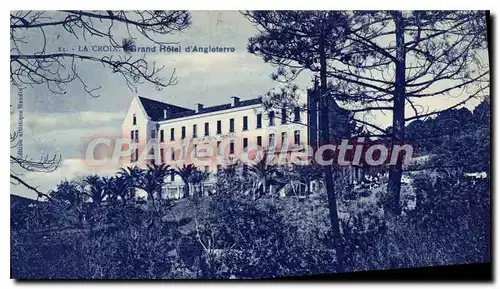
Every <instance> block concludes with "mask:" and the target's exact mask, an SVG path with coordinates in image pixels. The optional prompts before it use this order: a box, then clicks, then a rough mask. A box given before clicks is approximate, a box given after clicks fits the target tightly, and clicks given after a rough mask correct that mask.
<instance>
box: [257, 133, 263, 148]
mask: <svg viewBox="0 0 500 289" xmlns="http://www.w3.org/2000/svg"><path fill="white" fill-rule="evenodd" d="M257 145H258V146H260V147H261V146H262V137H261V136H260V135H259V136H258V137H257Z"/></svg>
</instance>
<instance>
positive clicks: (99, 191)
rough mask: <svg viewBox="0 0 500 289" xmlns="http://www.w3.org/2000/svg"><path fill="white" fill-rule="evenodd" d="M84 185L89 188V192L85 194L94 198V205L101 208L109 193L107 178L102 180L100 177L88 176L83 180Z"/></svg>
mask: <svg viewBox="0 0 500 289" xmlns="http://www.w3.org/2000/svg"><path fill="white" fill-rule="evenodd" d="M83 183H84V184H85V185H86V186H88V187H89V192H85V193H86V194H87V195H88V196H89V197H91V198H92V203H93V204H94V205H95V206H97V207H100V206H101V203H102V201H103V199H104V197H105V196H106V193H107V192H106V186H105V185H106V181H105V178H101V177H99V176H98V175H92V176H86V177H85V178H84V179H83Z"/></svg>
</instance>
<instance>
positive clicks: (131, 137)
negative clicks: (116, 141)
mask: <svg viewBox="0 0 500 289" xmlns="http://www.w3.org/2000/svg"><path fill="white" fill-rule="evenodd" d="M130 140H132V141H133V140H134V131H133V130H131V131H130Z"/></svg>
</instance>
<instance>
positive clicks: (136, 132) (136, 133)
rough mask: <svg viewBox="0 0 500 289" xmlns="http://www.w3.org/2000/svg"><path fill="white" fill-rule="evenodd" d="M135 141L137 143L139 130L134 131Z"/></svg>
mask: <svg viewBox="0 0 500 289" xmlns="http://www.w3.org/2000/svg"><path fill="white" fill-rule="evenodd" d="M135 141H136V142H138V141H139V130H138V129H136V130H135Z"/></svg>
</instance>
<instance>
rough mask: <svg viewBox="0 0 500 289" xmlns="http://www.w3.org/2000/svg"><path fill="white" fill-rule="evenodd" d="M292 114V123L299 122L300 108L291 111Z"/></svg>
mask: <svg viewBox="0 0 500 289" xmlns="http://www.w3.org/2000/svg"><path fill="white" fill-rule="evenodd" d="M293 114H294V117H293V121H294V122H300V107H296V108H295V109H294V111H293Z"/></svg>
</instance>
